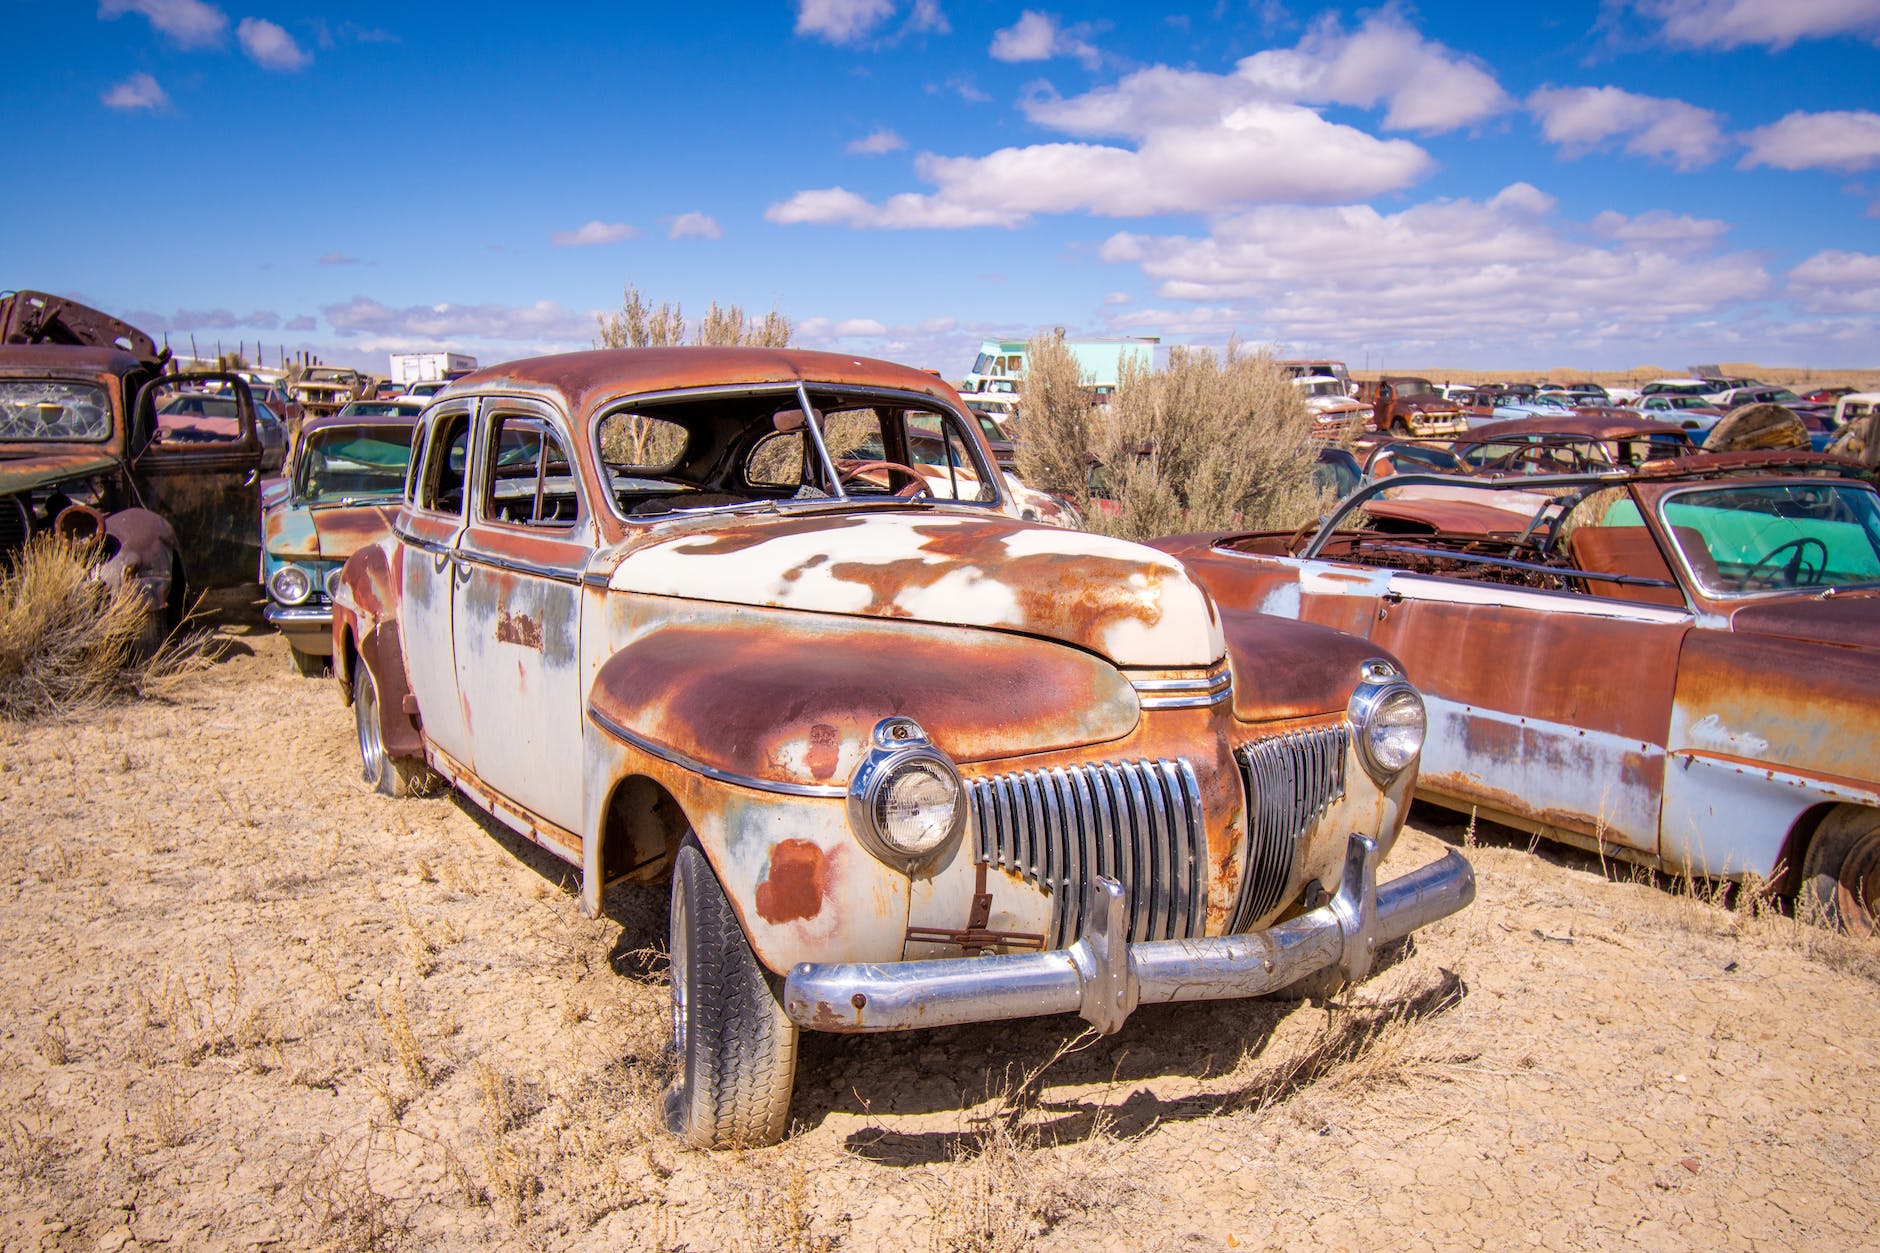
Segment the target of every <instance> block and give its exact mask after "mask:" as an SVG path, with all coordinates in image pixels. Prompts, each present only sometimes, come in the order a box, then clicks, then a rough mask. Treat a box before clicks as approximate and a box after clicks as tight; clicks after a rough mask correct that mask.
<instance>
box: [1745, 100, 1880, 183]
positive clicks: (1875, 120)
mask: <svg viewBox="0 0 1880 1253" xmlns="http://www.w3.org/2000/svg"><path fill="white" fill-rule="evenodd" d="M1739 138H1740V139H1741V140H1742V141H1743V144H1744V146H1745V147H1747V148H1748V149H1749V151H1748V153H1746V154H1745V155H1744V157H1743V159H1742V161H1740V162H1739V163H1738V165H1739V167H1740V168H1742V169H1746V170H1747V169H1752V168H1754V167H1755V166H1758V165H1770V166H1774V167H1775V168H1777V169H1779V170H1806V169H1828V170H1864V169H1866V168H1867V167H1868V166H1870V165H1872V164H1874V163H1875V162H1876V161H1880V113H1869V112H1866V111H1865V110H1861V111H1847V112H1839V113H1791V114H1789V115H1788V116H1787V117H1785V118H1783V119H1782V120H1781V121H1778V122H1771V123H1770V124H1769V125H1767V126H1759V127H1757V128H1756V129H1755V130H1752V131H1745V132H1744V133H1743V134H1742V135H1741V136H1739Z"/></svg>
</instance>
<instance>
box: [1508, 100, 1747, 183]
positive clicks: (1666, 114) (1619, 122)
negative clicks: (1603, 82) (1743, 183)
mask: <svg viewBox="0 0 1880 1253" xmlns="http://www.w3.org/2000/svg"><path fill="white" fill-rule="evenodd" d="M1526 107H1527V110H1528V112H1530V113H1532V114H1533V115H1534V116H1535V117H1536V118H1537V119H1539V121H1540V124H1541V133H1542V134H1543V135H1545V136H1546V137H1547V139H1548V141H1549V142H1551V143H1555V144H1558V145H1560V147H1561V149H1562V151H1563V152H1564V153H1565V155H1567V156H1569V157H1577V156H1582V155H1584V154H1586V153H1588V152H1591V151H1593V150H1594V149H1596V148H1598V147H1600V146H1601V145H1603V144H1605V143H1607V142H1608V141H1611V140H1615V139H1619V138H1624V140H1625V150H1626V151H1627V152H1629V153H1631V154H1632V155H1634V156H1640V157H1646V158H1648V159H1651V160H1655V161H1664V162H1667V163H1669V164H1670V165H1672V166H1674V167H1676V168H1677V169H1680V170H1694V169H1698V168H1699V167H1701V166H1705V165H1709V164H1710V163H1711V162H1712V161H1715V160H1716V159H1717V157H1718V156H1720V155H1721V154H1722V152H1723V149H1724V145H1725V143H1726V141H1725V139H1724V135H1723V128H1722V127H1721V126H1720V125H1719V122H1718V116H1717V114H1715V113H1713V112H1711V111H1710V110H1709V109H1700V108H1698V107H1697V106H1696V105H1693V104H1686V103H1685V102H1684V101H1682V100H1668V99H1662V98H1659V97H1657V96H1641V95H1638V94H1637V93H1635V92H1630V91H1622V90H1621V89H1619V88H1617V87H1543V88H1541V89H1540V90H1538V91H1536V92H1534V93H1533V94H1532V95H1530V96H1529V97H1528V98H1527V106H1526Z"/></svg>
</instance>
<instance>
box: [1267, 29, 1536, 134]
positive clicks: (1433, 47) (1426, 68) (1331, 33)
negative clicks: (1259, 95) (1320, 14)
mask: <svg viewBox="0 0 1880 1253" xmlns="http://www.w3.org/2000/svg"><path fill="white" fill-rule="evenodd" d="M1237 76H1238V77H1240V78H1242V79H1244V80H1246V81H1247V82H1249V83H1252V84H1254V85H1255V86H1257V87H1259V88H1261V89H1262V90H1264V91H1266V92H1268V93H1271V94H1273V95H1275V96H1277V97H1278V98H1280V99H1286V100H1297V101H1300V102H1302V103H1307V104H1345V105H1354V106H1357V107H1359V108H1366V109H1368V108H1373V107H1375V106H1377V105H1379V104H1383V105H1384V106H1385V113H1384V125H1385V126H1386V127H1387V128H1389V129H1391V130H1408V131H1423V132H1438V131H1448V130H1454V129H1456V128H1457V127H1461V126H1468V125H1470V124H1472V123H1475V122H1479V121H1481V120H1483V119H1484V118H1487V117H1491V116H1493V115H1494V114H1496V113H1499V112H1501V111H1503V110H1504V109H1506V108H1507V107H1508V97H1507V94H1506V93H1505V92H1503V91H1502V89H1501V85H1500V84H1499V83H1497V82H1496V81H1495V77H1494V75H1493V74H1491V73H1489V72H1488V70H1486V69H1485V68H1483V66H1482V65H1481V64H1480V63H1479V62H1478V61H1477V60H1476V59H1475V58H1474V57H1471V56H1467V55H1465V54H1463V53H1459V52H1456V51H1455V50H1453V49H1451V48H1448V47H1446V46H1444V45H1443V44H1440V43H1435V42H1433V41H1431V40H1426V39H1424V38H1423V37H1422V36H1421V35H1419V34H1418V33H1417V32H1416V31H1415V30H1414V29H1413V28H1411V26H1410V25H1409V24H1408V23H1406V22H1405V21H1404V20H1403V18H1402V17H1401V16H1400V15H1399V14H1398V13H1397V12H1396V11H1395V10H1393V9H1385V10H1384V11H1383V12H1381V13H1377V14H1374V15H1372V16H1371V17H1369V18H1367V19H1366V20H1365V23H1364V25H1362V26H1360V27H1359V28H1358V29H1357V30H1356V31H1353V32H1351V33H1350V34H1347V33H1346V32H1345V30H1344V27H1343V26H1342V25H1340V23H1339V22H1338V19H1337V17H1336V16H1335V15H1328V16H1327V17H1325V18H1323V19H1321V20H1320V21H1319V22H1318V23H1317V24H1316V25H1314V26H1313V28H1312V30H1311V31H1310V32H1308V33H1307V35H1306V37H1305V38H1304V39H1302V40H1300V41H1299V45H1298V46H1297V47H1296V48H1291V49H1274V50H1271V51H1268V52H1257V53H1255V54H1254V55H1252V56H1250V57H1248V58H1246V59H1245V60H1243V61H1242V62H1241V63H1240V66H1239V69H1238V71H1237Z"/></svg>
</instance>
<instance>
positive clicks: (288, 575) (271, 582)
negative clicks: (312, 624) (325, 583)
mask: <svg viewBox="0 0 1880 1253" xmlns="http://www.w3.org/2000/svg"><path fill="white" fill-rule="evenodd" d="M268 595H270V596H272V597H274V599H276V600H278V601H280V602H281V603H282V604H283V605H298V604H300V603H301V602H302V601H304V600H306V599H307V597H309V596H311V595H313V576H312V575H310V574H308V573H307V572H306V571H305V570H303V569H301V568H300V567H299V566H295V565H286V566H282V567H281V568H280V569H278V570H276V571H275V572H274V573H273V574H270V575H269V576H268Z"/></svg>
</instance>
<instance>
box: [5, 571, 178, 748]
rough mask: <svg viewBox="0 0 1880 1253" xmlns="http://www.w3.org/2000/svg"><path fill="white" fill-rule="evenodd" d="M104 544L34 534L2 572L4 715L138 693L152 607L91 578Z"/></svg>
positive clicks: (72, 707) (130, 591) (63, 709)
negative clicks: (141, 654)
mask: <svg viewBox="0 0 1880 1253" xmlns="http://www.w3.org/2000/svg"><path fill="white" fill-rule="evenodd" d="M98 545H99V541H97V540H90V541H84V542H79V541H73V540H68V539H63V538H61V537H59V536H55V535H35V536H33V537H32V538H31V539H29V540H28V541H27V542H26V546H25V547H24V548H22V549H21V550H20V552H19V555H18V557H17V558H16V559H15V561H14V565H13V568H12V570H10V571H8V572H6V573H5V574H3V575H0V718H8V719H13V720H19V721H23V720H25V719H29V718H38V717H44V716H46V715H48V714H54V713H61V714H68V715H70V714H77V713H83V712H85V711H87V710H91V709H95V708H97V706H99V705H100V704H103V703H104V702H106V701H108V700H110V699H112V698H114V697H119V696H123V695H126V694H129V693H133V692H136V691H137V690H139V688H140V686H141V680H142V678H143V673H142V672H143V670H144V669H145V668H146V667H145V666H144V665H140V664H138V663H137V662H136V661H135V657H136V654H137V649H138V644H139V642H140V641H141V640H142V639H143V638H144V636H145V634H146V632H147V631H148V630H149V626H150V615H151V608H150V606H149V605H148V604H146V603H145V601H144V597H143V594H142V593H141V592H139V591H138V590H137V589H136V588H134V587H128V586H120V587H118V588H115V589H113V588H109V587H106V586H105V585H104V584H103V583H100V582H98V581H97V580H96V579H94V578H92V576H91V569H92V566H93V564H94V563H95V561H96V558H97V553H98Z"/></svg>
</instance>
